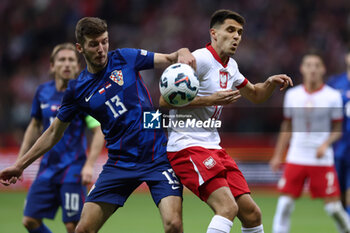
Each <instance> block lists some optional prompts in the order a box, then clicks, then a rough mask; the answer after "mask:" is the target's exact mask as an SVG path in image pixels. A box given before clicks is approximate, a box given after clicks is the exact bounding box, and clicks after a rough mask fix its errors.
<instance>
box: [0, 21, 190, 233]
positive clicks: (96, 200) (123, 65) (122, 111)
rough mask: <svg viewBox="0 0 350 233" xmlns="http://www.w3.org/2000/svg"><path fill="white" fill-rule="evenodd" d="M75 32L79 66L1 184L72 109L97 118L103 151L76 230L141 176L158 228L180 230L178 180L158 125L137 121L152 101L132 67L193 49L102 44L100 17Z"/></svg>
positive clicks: (119, 201) (58, 132)
mask: <svg viewBox="0 0 350 233" xmlns="http://www.w3.org/2000/svg"><path fill="white" fill-rule="evenodd" d="M75 35H76V39H77V44H76V47H77V49H78V51H79V52H80V53H82V54H83V55H84V58H85V61H86V63H87V68H86V69H84V70H83V71H82V72H81V74H80V75H79V77H78V78H77V79H76V80H73V81H71V82H70V83H69V85H68V88H67V90H66V93H65V95H64V97H63V102H62V106H61V107H60V109H59V113H58V115H57V117H56V119H55V120H54V121H53V123H52V124H51V126H50V127H49V128H48V129H47V130H46V131H45V133H44V134H43V135H42V136H41V137H40V138H39V139H38V140H37V142H36V143H35V144H34V146H33V147H32V148H31V149H30V150H29V151H28V152H27V153H26V154H25V155H24V156H22V157H21V159H20V160H18V161H17V162H16V163H15V164H14V165H13V166H11V167H9V168H6V169H4V170H3V171H1V172H0V181H1V182H2V183H5V184H9V183H11V181H12V179H14V178H16V177H19V176H20V175H21V174H22V171H23V169H25V168H26V167H27V166H28V165H29V164H30V163H31V162H32V161H34V160H35V159H36V158H38V157H39V156H40V155H42V154H43V153H44V152H46V151H48V150H49V149H50V148H51V147H52V146H53V145H54V144H55V143H57V142H58V140H59V139H60V138H61V136H62V134H63V132H64V131H65V129H66V128H67V127H68V125H69V123H70V122H71V121H72V119H73V118H74V116H75V115H77V114H79V113H80V112H85V113H87V114H89V115H91V116H92V117H94V118H95V119H97V120H98V121H99V122H100V123H101V128H102V131H103V133H104V135H105V139H106V140H107V144H106V147H107V149H108V157H109V158H108V160H107V162H106V164H105V165H104V167H103V171H102V172H101V174H100V175H99V177H98V180H97V181H96V183H95V185H94V186H93V188H92V189H91V190H90V192H89V194H88V196H87V200H86V203H85V204H84V207H83V211H82V215H81V219H80V221H79V223H78V226H77V228H76V232H97V231H98V230H99V229H100V228H101V227H102V225H103V224H104V222H105V221H106V220H107V219H108V218H109V217H110V216H111V215H112V214H113V213H114V212H115V211H116V210H117V209H118V208H119V207H121V206H123V205H124V203H125V201H126V200H127V198H128V197H129V195H130V194H131V193H132V192H133V191H134V190H135V189H136V188H137V187H138V186H139V185H140V184H141V183H142V182H146V183H147V185H148V187H149V188H150V192H151V194H152V197H153V200H154V202H155V203H156V205H157V206H158V208H159V211H160V215H161V218H162V222H163V226H164V230H165V232H179V233H180V232H183V229H182V185H181V184H180V183H179V182H178V181H177V178H176V176H175V174H174V172H173V170H172V168H171V166H170V164H169V161H168V159H167V155H166V137H165V134H164V132H163V131H162V130H161V129H144V128H143V122H142V119H143V113H144V112H147V111H152V110H153V104H152V100H151V98H150V95H149V93H148V91H147V88H146V86H145V85H144V83H143V81H142V78H141V76H140V74H139V71H140V70H145V69H152V68H165V67H166V66H169V65H170V64H172V63H175V62H182V63H186V64H189V65H191V66H193V67H195V59H194V57H193V56H192V55H191V53H190V52H189V50H188V49H180V50H178V51H176V52H174V53H171V54H160V53H153V52H148V51H145V50H139V49H117V50H114V51H111V52H108V48H109V41H108V31H107V24H106V22H105V21H104V20H101V19H99V18H93V17H86V18H82V19H81V20H80V21H79V22H78V23H77V25H76V32H75Z"/></svg>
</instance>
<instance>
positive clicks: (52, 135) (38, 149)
mask: <svg viewBox="0 0 350 233" xmlns="http://www.w3.org/2000/svg"><path fill="white" fill-rule="evenodd" d="M58 121H59V120H57V119H56V120H55V121H54V123H52V124H51V126H50V127H49V128H48V129H47V130H46V131H45V132H44V133H43V134H42V135H41V136H40V137H39V138H38V140H37V141H36V142H35V143H34V145H33V146H32V147H31V148H30V149H29V150H28V152H27V153H25V154H24V155H23V156H22V157H20V158H19V159H18V160H17V161H16V162H15V166H16V167H17V168H19V169H21V170H24V169H25V168H27V167H28V166H29V165H30V164H32V163H33V162H34V161H35V160H36V159H38V158H39V157H40V156H42V155H43V154H45V153H46V152H48V151H49V150H50V149H51V148H52V147H53V146H54V145H55V144H57V142H58V141H59V140H60V139H61V138H62V136H63V133H64V130H65V129H66V128H67V126H68V124H69V123H62V124H61V125H59V122H58Z"/></svg>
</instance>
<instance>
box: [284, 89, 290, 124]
mask: <svg viewBox="0 0 350 233" xmlns="http://www.w3.org/2000/svg"><path fill="white" fill-rule="evenodd" d="M290 95H291V93H290V91H287V92H286V95H285V97H284V101H283V117H284V119H287V120H290V119H292V105H291V97H290Z"/></svg>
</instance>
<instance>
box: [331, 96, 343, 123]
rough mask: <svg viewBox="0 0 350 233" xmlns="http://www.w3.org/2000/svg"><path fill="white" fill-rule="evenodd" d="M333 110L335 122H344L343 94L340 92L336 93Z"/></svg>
mask: <svg viewBox="0 0 350 233" xmlns="http://www.w3.org/2000/svg"><path fill="white" fill-rule="evenodd" d="M332 110H333V111H332V120H333V121H341V120H343V100H342V97H341V94H340V93H339V92H338V91H337V92H336V93H335V98H334V102H333V104H332Z"/></svg>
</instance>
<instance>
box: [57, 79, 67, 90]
mask: <svg viewBox="0 0 350 233" xmlns="http://www.w3.org/2000/svg"><path fill="white" fill-rule="evenodd" d="M68 82H69V80H65V79H62V78H55V85H56V90H57V91H65V90H66V89H67V87H68Z"/></svg>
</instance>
